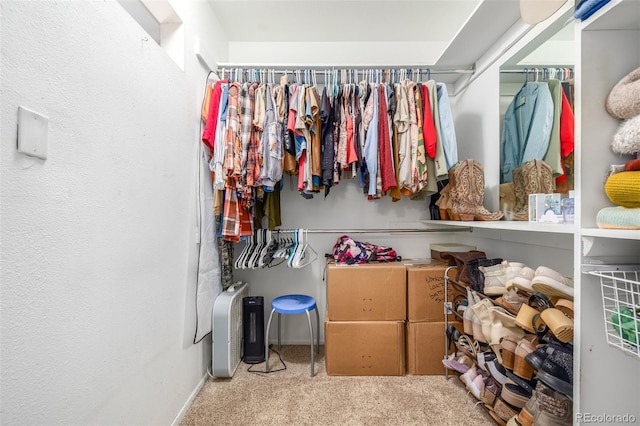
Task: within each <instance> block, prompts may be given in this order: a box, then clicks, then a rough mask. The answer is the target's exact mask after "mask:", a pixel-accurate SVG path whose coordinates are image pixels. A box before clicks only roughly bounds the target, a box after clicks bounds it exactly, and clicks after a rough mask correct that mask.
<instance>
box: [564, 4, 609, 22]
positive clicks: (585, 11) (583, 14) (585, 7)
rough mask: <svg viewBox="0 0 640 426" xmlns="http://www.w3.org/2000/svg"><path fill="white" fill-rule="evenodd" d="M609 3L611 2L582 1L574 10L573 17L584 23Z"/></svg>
mask: <svg viewBox="0 0 640 426" xmlns="http://www.w3.org/2000/svg"><path fill="white" fill-rule="evenodd" d="M609 1H611V0H582V1H581V2H580V3H578V5H577V6H576V10H574V12H573V17H574V18H576V19H582V20H583V21H584V20H585V19H587V18H588V17H589V16H591V15H593V14H594V13H595V12H596V11H597V10H598V9H600V8H601V7H602V6H604V5H605V4H607V3H609Z"/></svg>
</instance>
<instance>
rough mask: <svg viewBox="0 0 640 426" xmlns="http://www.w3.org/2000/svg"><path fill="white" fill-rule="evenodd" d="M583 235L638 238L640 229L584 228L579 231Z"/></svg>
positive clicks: (622, 238) (625, 238)
mask: <svg viewBox="0 0 640 426" xmlns="http://www.w3.org/2000/svg"><path fill="white" fill-rule="evenodd" d="M581 234H582V236H583V237H600V238H615V239H621V240H640V230H633V229H600V228H585V229H583V230H582V232H581Z"/></svg>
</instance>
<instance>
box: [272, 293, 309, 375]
mask: <svg viewBox="0 0 640 426" xmlns="http://www.w3.org/2000/svg"><path fill="white" fill-rule="evenodd" d="M311 310H315V311H316V339H317V343H316V350H317V351H318V352H319V351H320V316H319V315H318V308H317V306H316V299H314V298H313V297H311V296H306V295H304V294H286V295H284V296H280V297H276V298H275V299H273V301H272V302H271V314H270V315H269V321H268V322H267V338H266V339H265V360H266V371H267V373H268V372H269V330H270V329H271V320H272V319H273V313H274V312H277V313H278V350H279V349H280V315H281V314H285V315H297V314H302V313H306V314H307V321H308V322H309V334H310V336H311V339H310V341H311V377H313V376H314V368H313V367H314V357H313V327H312V326H311V315H309V311H311Z"/></svg>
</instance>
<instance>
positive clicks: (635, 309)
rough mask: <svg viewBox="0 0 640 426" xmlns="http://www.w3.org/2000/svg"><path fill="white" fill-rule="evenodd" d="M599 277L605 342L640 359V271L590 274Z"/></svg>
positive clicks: (594, 272)
mask: <svg viewBox="0 0 640 426" xmlns="http://www.w3.org/2000/svg"><path fill="white" fill-rule="evenodd" d="M589 273H590V274H591V275H595V276H597V277H600V287H601V290H602V306H603V308H604V323H605V332H606V335H607V342H608V343H609V345H611V346H614V347H616V348H618V349H620V350H622V351H624V352H626V353H629V354H632V355H635V356H636V357H638V358H640V271H591V272H589Z"/></svg>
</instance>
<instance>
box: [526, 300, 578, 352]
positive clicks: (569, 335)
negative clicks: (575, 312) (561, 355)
mask: <svg viewBox="0 0 640 426" xmlns="http://www.w3.org/2000/svg"><path fill="white" fill-rule="evenodd" d="M534 318H535V317H534ZM540 318H541V319H542V321H544V323H545V324H546V325H547V326H548V327H549V329H550V330H551V332H552V333H553V335H554V336H556V339H558V340H560V341H561V342H562V343H568V342H570V341H571V340H573V320H572V319H571V318H569V317H567V316H566V315H565V314H564V313H562V311H561V310H560V309H558V308H549V309H545V310H544V311H542V312H541V313H540Z"/></svg>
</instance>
